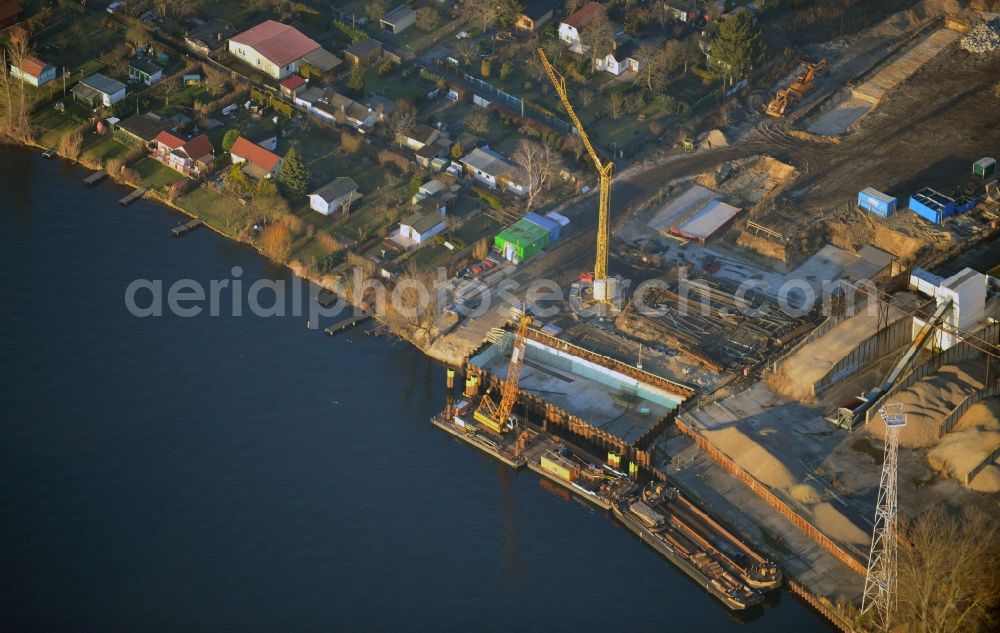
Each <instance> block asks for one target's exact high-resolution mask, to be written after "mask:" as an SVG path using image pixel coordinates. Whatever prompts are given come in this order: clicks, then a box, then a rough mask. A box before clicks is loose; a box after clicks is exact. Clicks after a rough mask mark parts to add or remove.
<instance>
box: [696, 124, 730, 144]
mask: <svg viewBox="0 0 1000 633" xmlns="http://www.w3.org/2000/svg"><path fill="white" fill-rule="evenodd" d="M727 145H729V140H728V139H726V135H725V134H723V133H722V130H719V129H714V130H709V131H708V132H706V133H705V136H704V137H702V139H701V148H702V149H713V148H716V147H726V146H727Z"/></svg>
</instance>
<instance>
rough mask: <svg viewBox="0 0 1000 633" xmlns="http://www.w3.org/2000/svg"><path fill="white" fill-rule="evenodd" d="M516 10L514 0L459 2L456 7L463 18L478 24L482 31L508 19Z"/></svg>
mask: <svg viewBox="0 0 1000 633" xmlns="http://www.w3.org/2000/svg"><path fill="white" fill-rule="evenodd" d="M516 9H517V3H516V2H515V1H514V0H461V3H460V4H459V6H458V10H459V13H460V14H461V15H462V17H463V18H465V19H466V20H469V21H471V22H477V23H479V24H480V25H481V26H482V28H483V30H484V31H486V30H487V29H489V28H490V27H491V26H493V25H494V24H496V23H497V22H502V21H504V20H506V19H507V18H509V17H510V16H511V15H513V13H514V11H515V10H516Z"/></svg>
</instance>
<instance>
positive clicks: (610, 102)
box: [604, 92, 625, 119]
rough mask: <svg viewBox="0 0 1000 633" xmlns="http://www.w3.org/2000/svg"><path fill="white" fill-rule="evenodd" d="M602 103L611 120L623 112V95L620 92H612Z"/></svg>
mask: <svg viewBox="0 0 1000 633" xmlns="http://www.w3.org/2000/svg"><path fill="white" fill-rule="evenodd" d="M604 103H605V107H606V108H607V110H608V114H610V115H611V118H612V119H617V118H618V117H620V116H621V115H622V112H623V111H624V110H625V95H623V94H622V93H620V92H612V93H611V94H610V95H608V99H607V101H605V102H604Z"/></svg>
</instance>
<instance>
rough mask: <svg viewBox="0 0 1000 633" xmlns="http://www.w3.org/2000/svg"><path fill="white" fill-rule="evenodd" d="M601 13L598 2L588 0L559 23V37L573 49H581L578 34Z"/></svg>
mask: <svg viewBox="0 0 1000 633" xmlns="http://www.w3.org/2000/svg"><path fill="white" fill-rule="evenodd" d="M603 13H604V7H603V6H602V5H601V4H600V3H598V2H588V3H587V4H585V5H583V6H582V7H580V8H579V9H577V10H576V11H575V12H574V13H573V14H572V15H570V16H568V17H567V18H566V19H565V20H563V21H562V22H560V23H559V39H560V40H561V41H563V42H565V43H566V44H568V45H569V47H570V48H572V49H574V50H575V49H581V50H582V48H583V45H582V44H581V42H580V34H581V33H582V32H583V30H584V29H585V28H586V27H587V25H588V24H590V22H591V21H592V20H593V19H594V18H596V17H597V16H598V15H601V14H603Z"/></svg>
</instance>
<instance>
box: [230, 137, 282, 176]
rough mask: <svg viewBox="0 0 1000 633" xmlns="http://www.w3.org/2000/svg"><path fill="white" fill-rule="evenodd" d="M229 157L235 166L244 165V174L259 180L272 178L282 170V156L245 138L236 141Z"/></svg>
mask: <svg viewBox="0 0 1000 633" xmlns="http://www.w3.org/2000/svg"><path fill="white" fill-rule="evenodd" d="M229 156H230V158H232V161H233V164H234V165H241V164H242V165H243V173H245V174H246V175H248V176H250V177H251V178H255V179H257V180H261V179H262V178H270V177H272V176H274V175H276V174H277V173H278V170H279V169H281V156H278V155H277V154H275V153H274V152H272V151H270V150H267V149H265V148H263V147H261V146H260V145H257V144H256V143H254V142H253V141H251V140H250V139H248V138H246V137H245V136H241V137H239V138H238V139H236V142H235V143H233V146H232V148H230V150H229Z"/></svg>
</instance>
